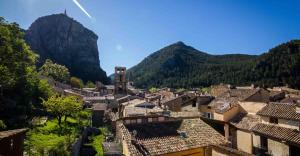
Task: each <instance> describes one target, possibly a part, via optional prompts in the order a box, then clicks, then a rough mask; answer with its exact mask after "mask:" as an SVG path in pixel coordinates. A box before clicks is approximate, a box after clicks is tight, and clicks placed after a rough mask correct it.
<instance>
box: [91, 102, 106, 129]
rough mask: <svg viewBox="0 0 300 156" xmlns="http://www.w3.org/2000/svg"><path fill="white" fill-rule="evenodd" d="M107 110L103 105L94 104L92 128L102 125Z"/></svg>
mask: <svg viewBox="0 0 300 156" xmlns="http://www.w3.org/2000/svg"><path fill="white" fill-rule="evenodd" d="M106 110H107V105H106V104H105V103H96V104H94V105H93V108H92V125H93V127H99V126H101V125H102V124H103V120H104V115H105V112H106Z"/></svg>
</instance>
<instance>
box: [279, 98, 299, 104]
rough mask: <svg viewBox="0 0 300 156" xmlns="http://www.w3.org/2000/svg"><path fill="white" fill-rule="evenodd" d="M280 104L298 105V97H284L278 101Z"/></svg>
mask: <svg viewBox="0 0 300 156" xmlns="http://www.w3.org/2000/svg"><path fill="white" fill-rule="evenodd" d="M280 102H281V103H292V104H296V103H300V97H286V98H284V99H282V100H281V101H280Z"/></svg>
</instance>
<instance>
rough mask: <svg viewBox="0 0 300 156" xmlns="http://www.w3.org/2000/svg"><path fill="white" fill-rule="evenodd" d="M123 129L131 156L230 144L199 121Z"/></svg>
mask: <svg viewBox="0 0 300 156" xmlns="http://www.w3.org/2000/svg"><path fill="white" fill-rule="evenodd" d="M119 126H120V128H121V130H122V133H123V134H124V138H125V140H126V142H127V144H128V148H129V152H130V154H131V155H142V154H144V155H162V154H167V153H172V152H179V151H184V150H189V149H194V148H199V147H204V146H209V145H219V144H226V143H227V142H226V139H225V138H224V137H223V136H222V135H221V134H219V133H218V132H216V131H215V130H214V129H213V128H211V127H210V126H209V125H207V124H206V123H205V122H203V121H202V120H201V119H199V118H197V119H183V120H177V121H170V122H164V123H148V124H134V125H123V124H121V125H119ZM134 132H136V135H135V137H133V135H132V134H133V133H134ZM180 132H183V133H184V134H186V137H185V136H182V134H180ZM131 140H134V141H131Z"/></svg>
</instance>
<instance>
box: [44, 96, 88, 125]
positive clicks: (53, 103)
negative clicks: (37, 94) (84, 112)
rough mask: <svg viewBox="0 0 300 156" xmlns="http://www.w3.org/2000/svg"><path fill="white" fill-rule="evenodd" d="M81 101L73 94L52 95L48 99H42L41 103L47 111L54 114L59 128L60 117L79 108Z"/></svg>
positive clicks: (73, 112)
mask: <svg viewBox="0 0 300 156" xmlns="http://www.w3.org/2000/svg"><path fill="white" fill-rule="evenodd" d="M81 104H82V101H80V100H78V99H77V97H74V96H62V95H54V96H51V97H50V98H49V99H48V100H43V105H44V106H45V107H46V109H47V111H48V112H49V113H51V114H52V115H54V116H55V117H56V118H57V120H58V126H59V127H60V128H61V122H62V118H63V117H64V116H65V120H66V118H67V116H71V115H72V114H76V113H77V112H79V111H80V110H81Z"/></svg>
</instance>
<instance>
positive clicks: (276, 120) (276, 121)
mask: <svg viewBox="0 0 300 156" xmlns="http://www.w3.org/2000/svg"><path fill="white" fill-rule="evenodd" d="M270 123H273V124H278V119H277V118H272V117H271V118H270Z"/></svg>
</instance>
